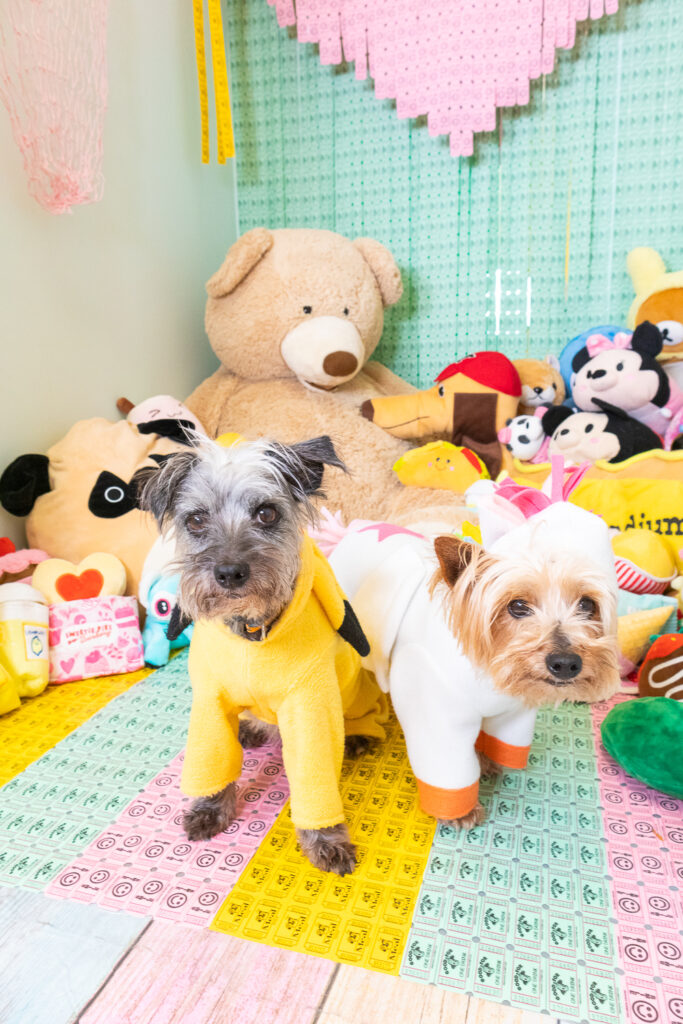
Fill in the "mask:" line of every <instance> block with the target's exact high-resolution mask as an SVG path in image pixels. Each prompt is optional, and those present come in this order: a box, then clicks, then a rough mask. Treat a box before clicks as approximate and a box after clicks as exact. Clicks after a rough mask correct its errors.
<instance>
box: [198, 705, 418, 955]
mask: <svg viewBox="0 0 683 1024" xmlns="http://www.w3.org/2000/svg"><path fill="white" fill-rule="evenodd" d="M342 794H343V797H344V806H345V808H346V818H347V822H348V825H349V830H350V832H351V837H352V839H353V841H354V842H355V843H356V844H357V847H358V854H359V863H358V865H357V867H356V870H355V871H354V872H353V874H352V875H347V876H345V877H344V878H340V877H339V876H338V875H331V874H327V873H325V872H322V871H318V870H317V869H316V868H314V867H312V866H311V864H310V863H309V862H308V860H306V858H305V857H303V855H302V854H301V853H300V851H299V847H298V844H297V842H296V835H295V832H294V828H293V826H292V822H291V819H290V816H289V804H287V805H286V806H285V807H284V808H283V810H282V811H281V812H280V815H279V816H278V818H277V820H276V821H275V824H274V825H273V826H272V828H271V830H270V832H269V833H268V835H267V836H266V837H265V838H264V840H263V842H262V843H261V845H260V846H259V848H258V850H257V851H256V853H255V854H254V857H253V858H252V860H251V861H250V863H249V865H248V866H247V868H246V869H245V870H244V872H243V873H242V875H241V876H240V878H239V879H238V881H237V883H236V885H235V887H234V888H233V890H232V891H231V892H230V894H229V895H228V897H227V898H226V900H225V901H224V903H223V905H222V906H221V908H220V910H219V911H218V914H217V915H216V917H215V919H214V921H213V923H212V924H211V928H212V929H213V930H214V931H219V932H225V933H227V934H230V935H238V936H241V937H242V938H245V939H251V940H252V941H254V942H263V943H266V944H267V945H270V946H279V947H282V948H284V949H294V950H298V951H300V952H302V953H312V954H313V955H315V956H320V957H326V958H327V959H329V960H336V961H339V962H340V963H346V964H356V965H358V966H360V967H367V968H370V969H372V970H376V971H382V972H383V973H385V974H398V972H399V967H400V964H401V956H402V953H403V947H404V946H405V943H406V939H407V937H408V933H409V931H410V924H411V921H412V918H413V909H414V906H415V901H416V899H417V895H418V892H419V889H420V884H421V881H422V875H423V873H424V869H425V865H426V863H427V858H428V855H429V852H430V850H431V846H432V840H433V838H434V830H435V825H436V823H435V821H434V819H433V818H430V817H428V816H427V815H425V814H423V813H422V811H420V809H419V807H418V803H417V789H416V786H415V780H414V778H413V775H412V773H411V771H410V766H409V764H408V756H407V753H406V748H405V743H404V740H403V735H402V733H401V729H400V727H399V725H398V722H397V721H396V720H395V719H394V718H392V720H391V722H390V723H389V726H388V728H387V739H386V741H385V742H384V743H382V744H380V745H378V747H377V749H376V750H373V751H372V752H370V753H368V754H365V755H364V756H363V757H362V758H360V759H358V760H353V761H352V760H346V761H344V766H343V770H342Z"/></svg>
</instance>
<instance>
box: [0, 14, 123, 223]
mask: <svg viewBox="0 0 683 1024" xmlns="http://www.w3.org/2000/svg"><path fill="white" fill-rule="evenodd" d="M108 8H109V0H2V3H0V97H1V98H2V101H3V103H4V104H5V106H6V107H7V110H8V112H9V116H10V120H11V122H12V131H13V133H14V138H15V140H16V143H17V145H18V146H19V149H20V150H21V152H22V155H23V157H24V167H25V169H26V174H27V176H28V181H29V186H28V187H29V192H30V193H31V195H32V196H34V197H35V198H36V199H37V200H38V202H39V203H40V204H41V206H44V207H45V209H46V210H49V211H50V212H51V213H64V212H66V211H67V210H69V209H70V208H71V207H72V206H76V205H78V204H79V203H92V202H95V201H96V200H97V199H99V198H100V197H101V195H102V189H103V178H102V131H103V125H104V112H105V108H106V101H107V50H106V42H107V38H106V30H107V13H108Z"/></svg>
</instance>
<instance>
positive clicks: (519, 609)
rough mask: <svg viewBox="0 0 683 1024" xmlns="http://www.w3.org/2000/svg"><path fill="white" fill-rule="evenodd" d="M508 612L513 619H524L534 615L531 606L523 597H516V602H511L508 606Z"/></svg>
mask: <svg viewBox="0 0 683 1024" xmlns="http://www.w3.org/2000/svg"><path fill="white" fill-rule="evenodd" d="M508 611H509V613H510V615H511V616H512V618H513V619H523V618H525V617H526V616H527V615H533V614H534V610H533V608H532V607H531V605H530V604H527V602H526V601H523V600H522V599H521V597H516V598H515V599H514V601H510V603H509V605H508Z"/></svg>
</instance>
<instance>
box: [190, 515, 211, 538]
mask: <svg viewBox="0 0 683 1024" xmlns="http://www.w3.org/2000/svg"><path fill="white" fill-rule="evenodd" d="M207 519H208V516H207V514H206V512H192V513H190V515H189V516H188V517H187V519H186V520H185V526H186V527H187V528H188V530H189V531H190V533H201V532H202V530H203V529H204V527H205V526H206V523H207Z"/></svg>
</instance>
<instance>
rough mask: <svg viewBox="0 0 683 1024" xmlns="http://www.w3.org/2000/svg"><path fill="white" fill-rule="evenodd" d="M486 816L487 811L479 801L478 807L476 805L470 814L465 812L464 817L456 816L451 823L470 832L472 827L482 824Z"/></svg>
mask: <svg viewBox="0 0 683 1024" xmlns="http://www.w3.org/2000/svg"><path fill="white" fill-rule="evenodd" d="M485 817H486V811H485V810H484V808H483V807H482V805H481V804H480V803H479V802H478V801H477V805H476V807H474V808H473V810H471V811H470V813H469V814H464V815H463V816H462V818H454V819H453V821H452V822H449V824H451V825H455V826H456V828H462V829H464V830H465V831H466V832H468V831H469V830H470V829H471V828H475V827H476V826H477V825H481V823H482V821H483V820H484V818H485Z"/></svg>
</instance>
